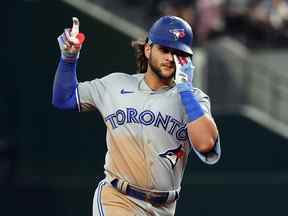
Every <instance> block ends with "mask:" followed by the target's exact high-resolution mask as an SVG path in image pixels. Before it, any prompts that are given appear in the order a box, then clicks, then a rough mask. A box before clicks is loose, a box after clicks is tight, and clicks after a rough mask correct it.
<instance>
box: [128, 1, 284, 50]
mask: <svg viewBox="0 0 288 216" xmlns="http://www.w3.org/2000/svg"><path fill="white" fill-rule="evenodd" d="M122 1H125V3H127V4H134V5H137V4H139V5H140V4H145V6H146V7H145V8H147V13H148V14H149V15H151V16H159V15H176V16H179V17H182V18H184V19H185V20H186V21H188V22H189V23H190V24H191V26H192V27H193V30H194V32H195V33H196V34H195V35H196V41H197V43H200V44H202V43H205V42H207V41H209V40H210V39H212V38H215V37H219V36H222V35H230V36H232V37H234V38H236V39H239V40H240V41H241V42H243V43H245V44H246V45H247V46H248V47H251V48H257V47H285V46H286V47H287V46H288V28H287V27H288V0H147V1H142V0H122Z"/></svg>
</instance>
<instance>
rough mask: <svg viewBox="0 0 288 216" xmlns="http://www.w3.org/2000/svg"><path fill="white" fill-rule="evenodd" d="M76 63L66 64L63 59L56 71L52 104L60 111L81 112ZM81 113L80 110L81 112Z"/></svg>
mask: <svg viewBox="0 0 288 216" xmlns="http://www.w3.org/2000/svg"><path fill="white" fill-rule="evenodd" d="M76 67H77V61H76V62H65V61H64V60H63V59H62V58H61V59H60V61H59V63H58V67H57V70H56V74H55V78H54V84H53V95H52V104H53V106H55V107H57V108H59V109H70V110H76V109H78V110H79V100H78V98H79V97H78V90H77V86H78V81H77V75H76ZM79 111H80V110H79Z"/></svg>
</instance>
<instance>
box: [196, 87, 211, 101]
mask: <svg viewBox="0 0 288 216" xmlns="http://www.w3.org/2000/svg"><path fill="white" fill-rule="evenodd" d="M193 94H194V96H195V97H196V98H197V99H198V101H200V102H207V103H209V104H210V99H209V96H208V95H207V94H206V93H204V92H203V91H202V90H201V89H199V88H193Z"/></svg>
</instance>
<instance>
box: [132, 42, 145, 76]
mask: <svg viewBox="0 0 288 216" xmlns="http://www.w3.org/2000/svg"><path fill="white" fill-rule="evenodd" d="M147 42H148V39H146V40H143V39H138V40H136V41H132V42H131V46H132V47H133V48H134V50H135V56H136V67H137V72H138V73H145V72H146V71H147V65H148V60H147V58H146V56H145V53H144V47H145V44H146V43H147Z"/></svg>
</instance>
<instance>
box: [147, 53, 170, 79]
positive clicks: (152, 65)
mask: <svg viewBox="0 0 288 216" xmlns="http://www.w3.org/2000/svg"><path fill="white" fill-rule="evenodd" d="M148 66H149V67H150V69H151V70H152V72H153V73H154V74H156V76H157V77H158V78H159V79H160V80H165V79H167V80H169V79H172V78H174V76H175V70H174V72H173V73H171V75H169V76H167V75H165V74H164V73H162V71H161V68H160V67H158V66H157V65H156V64H155V63H154V62H153V57H152V56H151V55H150V58H149V59H148ZM160 66H162V64H160ZM163 66H164V65H163Z"/></svg>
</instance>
